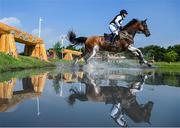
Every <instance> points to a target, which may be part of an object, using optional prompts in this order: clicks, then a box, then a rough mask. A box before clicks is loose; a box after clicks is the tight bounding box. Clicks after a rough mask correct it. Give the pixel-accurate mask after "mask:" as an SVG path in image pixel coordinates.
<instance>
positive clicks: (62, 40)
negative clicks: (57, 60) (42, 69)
mask: <svg viewBox="0 0 180 128" xmlns="http://www.w3.org/2000/svg"><path fill="white" fill-rule="evenodd" d="M65 38H66V36H65V35H61V36H60V40H61V45H62V50H61V51H62V54H61V56H62V59H63V46H64V39H65Z"/></svg>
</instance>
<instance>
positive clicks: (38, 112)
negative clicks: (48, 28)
mask: <svg viewBox="0 0 180 128" xmlns="http://www.w3.org/2000/svg"><path fill="white" fill-rule="evenodd" d="M41 22H42V18H41V17H39V33H38V37H39V38H40V37H41ZM36 101H37V116H39V115H40V107H39V105H40V104H39V97H38V96H37V99H36Z"/></svg>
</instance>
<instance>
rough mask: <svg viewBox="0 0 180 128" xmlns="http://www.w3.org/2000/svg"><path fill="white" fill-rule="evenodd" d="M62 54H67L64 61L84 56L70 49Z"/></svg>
mask: <svg viewBox="0 0 180 128" xmlns="http://www.w3.org/2000/svg"><path fill="white" fill-rule="evenodd" d="M62 53H63V54H65V56H64V57H63V59H64V60H73V57H74V56H80V55H81V54H82V52H79V51H74V50H69V49H63V51H62Z"/></svg>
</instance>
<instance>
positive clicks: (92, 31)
mask: <svg viewBox="0 0 180 128" xmlns="http://www.w3.org/2000/svg"><path fill="white" fill-rule="evenodd" d="M121 9H126V10H127V11H128V13H129V14H128V16H127V18H126V19H125V20H124V22H123V25H125V24H126V23H128V22H129V21H130V20H131V19H133V18H137V19H139V20H144V19H145V18H147V19H148V20H147V24H148V27H149V30H150V32H151V36H150V37H145V36H144V35H142V34H141V35H140V34H138V35H136V37H135V44H134V45H135V47H144V46H147V45H159V46H163V47H167V46H169V45H174V44H180V13H179V12H180V0H149V1H147V0H0V22H3V23H6V24H8V25H11V26H16V27H17V28H20V29H22V30H23V31H26V32H28V33H31V34H33V35H38V22H39V17H42V19H43V21H42V33H41V37H42V38H43V39H44V41H45V44H46V48H50V47H52V46H53V45H54V43H55V42H57V41H58V40H60V36H61V35H66V34H67V32H68V31H69V30H72V29H73V30H74V31H75V32H76V34H77V36H92V35H103V33H110V31H109V28H108V24H109V22H110V21H111V20H112V19H113V18H114V16H116V15H117V14H118V13H119V11H120V10H121ZM68 44H69V42H68V41H65V45H68ZM18 50H23V45H18Z"/></svg>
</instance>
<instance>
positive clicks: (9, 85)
mask: <svg viewBox="0 0 180 128" xmlns="http://www.w3.org/2000/svg"><path fill="white" fill-rule="evenodd" d="M46 76H47V73H44V74H40V75H35V76H31V77H26V78H23V79H22V86H23V87H22V90H17V91H14V87H15V85H16V78H12V79H10V80H8V81H4V82H0V92H1V93H0V112H5V111H8V110H9V109H11V108H13V107H15V106H16V105H18V104H20V103H22V102H23V101H25V100H28V99H32V98H37V97H39V96H40V95H41V93H42V92H43V89H44V85H45V80H46Z"/></svg>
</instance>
